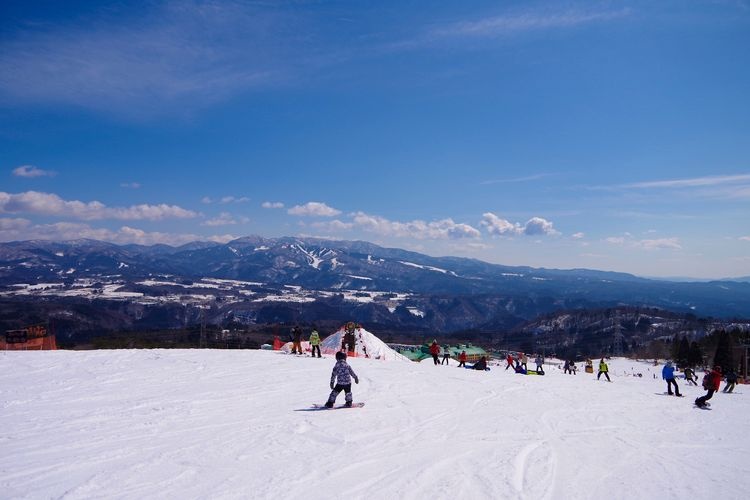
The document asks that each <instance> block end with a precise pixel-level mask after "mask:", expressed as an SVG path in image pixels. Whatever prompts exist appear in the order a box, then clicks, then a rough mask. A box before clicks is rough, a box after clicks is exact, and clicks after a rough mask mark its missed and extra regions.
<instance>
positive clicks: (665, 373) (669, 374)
mask: <svg viewBox="0 0 750 500" xmlns="http://www.w3.org/2000/svg"><path fill="white" fill-rule="evenodd" d="M661 378H662V379H664V380H666V381H667V394H669V395H670V396H671V395H672V385H673V384H674V395H675V396H677V397H678V398H680V397H682V394H680V388H679V387H677V381H676V380H675V378H674V366H673V365H672V362H671V361H667V364H666V365H664V368H662V370H661Z"/></svg>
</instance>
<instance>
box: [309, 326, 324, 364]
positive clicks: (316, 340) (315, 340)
mask: <svg viewBox="0 0 750 500" xmlns="http://www.w3.org/2000/svg"><path fill="white" fill-rule="evenodd" d="M310 346H311V348H312V352H311V354H312V357H313V358H314V357H315V350H316V349H317V351H318V357H319V358H320V357H322V356H321V355H320V334H319V333H318V330H317V329H316V328H315V327H313V329H312V332H310Z"/></svg>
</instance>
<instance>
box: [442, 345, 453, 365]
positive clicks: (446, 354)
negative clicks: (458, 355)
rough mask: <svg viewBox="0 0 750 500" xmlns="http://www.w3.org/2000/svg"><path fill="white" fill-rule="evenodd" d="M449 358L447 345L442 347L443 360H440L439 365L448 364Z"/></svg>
mask: <svg viewBox="0 0 750 500" xmlns="http://www.w3.org/2000/svg"><path fill="white" fill-rule="evenodd" d="M449 359H451V353H450V352H449V351H448V346H447V345H446V346H445V347H443V360H442V361H441V362H440V364H441V365H443V364H445V365H447V364H449V363H448V360H449Z"/></svg>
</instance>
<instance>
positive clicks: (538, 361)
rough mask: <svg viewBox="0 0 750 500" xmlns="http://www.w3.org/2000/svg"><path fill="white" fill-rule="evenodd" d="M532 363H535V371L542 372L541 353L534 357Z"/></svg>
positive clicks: (542, 359)
mask: <svg viewBox="0 0 750 500" xmlns="http://www.w3.org/2000/svg"><path fill="white" fill-rule="evenodd" d="M534 363H535V364H536V371H537V372H544V358H543V357H542V356H541V354H537V355H536V359H534Z"/></svg>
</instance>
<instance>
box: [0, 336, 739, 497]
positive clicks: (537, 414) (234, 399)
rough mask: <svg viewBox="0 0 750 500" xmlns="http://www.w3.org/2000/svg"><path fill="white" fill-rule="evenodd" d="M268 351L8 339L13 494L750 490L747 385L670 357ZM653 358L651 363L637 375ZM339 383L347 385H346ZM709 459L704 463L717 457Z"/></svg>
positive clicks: (5, 397)
mask: <svg viewBox="0 0 750 500" xmlns="http://www.w3.org/2000/svg"><path fill="white" fill-rule="evenodd" d="M350 363H351V365H352V367H353V368H354V370H355V371H356V372H357V374H358V375H359V378H360V383H359V385H355V386H354V387H353V390H354V400H355V401H366V406H365V407H364V408H362V409H352V410H334V411H316V412H310V411H297V410H305V409H307V408H309V406H310V404H311V403H322V402H323V401H324V400H325V398H326V397H327V395H328V392H329V389H328V382H329V377H330V373H331V368H332V366H333V364H334V361H333V359H332V358H331V357H330V356H328V357H326V358H324V359H313V358H309V357H295V356H290V355H284V354H280V353H277V352H271V351H247V350H245V351H219V350H216V351H207V350H129V351H126V350H123V351H89V352H70V351H53V352H2V353H0V416H1V421H2V425H0V450H2V453H0V487H1V488H2V490H0V491H2V494H0V496H2V497H3V498H61V497H64V498H69V499H76V498H105V497H106V498H132V499H142V498H284V499H288V498H305V499H311V498H347V499H351V498H376V499H377V498H383V499H393V498H399V499H401V498H450V499H454V498H467V499H478V498H522V499H523V498H528V499H544V498H550V499H553V498H554V499H568V498H576V499H579V498H592V499H602V498H606V499H608V500H609V499H620V498H622V499H634V498H638V499H652V498H653V499H660V500H661V499H667V498H680V499H684V498H691V499H702V498H745V495H746V492H747V489H748V487H750V478H748V475H747V472H746V465H745V464H746V456H747V449H748V448H749V447H750V436H749V435H748V433H747V428H746V426H745V425H744V421H745V420H746V418H747V415H748V414H750V403H749V402H748V401H750V400H749V399H748V395H747V393H748V391H747V390H746V389H745V387H746V386H739V388H738V389H737V392H738V393H737V394H733V395H726V394H721V393H719V394H718V395H716V396H715V397H714V399H713V401H712V402H713V410H711V411H704V410H698V409H694V408H692V400H693V398H694V397H696V396H697V395H698V394H699V393H702V391H700V390H699V389H697V388H694V387H685V384H684V383H682V382H681V383H680V385H681V389H682V390H683V391H684V393H685V394H686V395H687V397H686V398H681V399H678V398H674V397H668V396H665V395H663V392H664V390H665V384H663V383H662V381H661V380H657V379H654V378H653V374H654V373H657V371H658V370H660V368H661V367H657V368H654V367H649V366H647V365H637V364H635V363H631V362H628V361H615V362H613V363H612V364H611V367H612V372H613V373H612V375H613V381H614V382H613V383H611V384H610V383H606V382H597V381H596V379H595V376H593V375H588V374H584V373H581V372H579V373H578V374H577V375H575V376H573V375H563V374H562V373H561V371H560V370H559V369H557V368H556V367H549V368H548V370H547V371H548V375H546V376H544V377H541V376H523V375H516V374H512V373H510V372H509V371H504V370H503V369H502V368H501V367H493V369H492V371H490V372H475V371H472V370H464V369H459V368H456V367H455V366H450V367H448V366H434V365H433V364H431V363H420V364H417V363H397V362H392V363H386V362H382V361H377V360H373V359H364V358H356V359H351V360H350ZM638 372H640V373H643V374H644V377H643V378H638V377H633V376H630V374H631V373H638ZM342 399H343V395H341V396H340V401H341V400H342ZM707 464H708V465H707Z"/></svg>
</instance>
